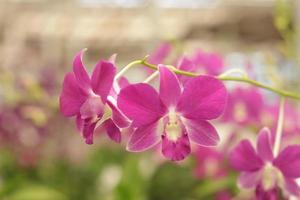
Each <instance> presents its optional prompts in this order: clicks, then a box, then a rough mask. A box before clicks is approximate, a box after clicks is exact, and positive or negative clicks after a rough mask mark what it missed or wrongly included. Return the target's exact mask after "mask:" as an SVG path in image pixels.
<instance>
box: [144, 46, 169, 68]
mask: <svg viewBox="0 0 300 200" xmlns="http://www.w3.org/2000/svg"><path fill="white" fill-rule="evenodd" d="M171 50H172V47H171V45H170V44H169V43H167V42H164V43H162V44H161V45H160V46H159V47H158V48H157V49H155V51H154V52H153V53H152V54H151V55H150V56H149V58H148V61H149V63H151V64H159V63H162V62H163V60H164V59H166V58H167V57H168V55H169V54H170V53H171Z"/></svg>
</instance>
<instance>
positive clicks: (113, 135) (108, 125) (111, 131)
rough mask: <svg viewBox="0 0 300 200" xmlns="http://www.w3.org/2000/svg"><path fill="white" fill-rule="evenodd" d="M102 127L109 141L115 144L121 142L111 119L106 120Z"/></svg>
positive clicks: (118, 131)
mask: <svg viewBox="0 0 300 200" xmlns="http://www.w3.org/2000/svg"><path fill="white" fill-rule="evenodd" d="M104 127H105V129H106V132H107V135H108V137H109V138H110V139H112V140H113V141H115V142H117V143H120V142H121V131H120V129H119V128H118V127H117V126H116V125H115V124H114V122H113V121H112V120H111V119H108V120H106V121H105V122H104Z"/></svg>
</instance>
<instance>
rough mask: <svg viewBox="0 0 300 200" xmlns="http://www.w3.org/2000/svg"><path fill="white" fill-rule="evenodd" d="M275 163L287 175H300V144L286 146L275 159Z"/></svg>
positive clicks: (292, 176)
mask: <svg viewBox="0 0 300 200" xmlns="http://www.w3.org/2000/svg"><path fill="white" fill-rule="evenodd" d="M273 165H275V166H276V167H278V168H279V169H280V170H281V172H282V173H283V174H284V176H285V177H288V178H298V177H300V170H299V169H300V146H299V145H291V146H288V147H286V148H285V149H284V150H283V151H282V152H280V153H279V155H278V157H277V158H276V159H275V160H274V161H273Z"/></svg>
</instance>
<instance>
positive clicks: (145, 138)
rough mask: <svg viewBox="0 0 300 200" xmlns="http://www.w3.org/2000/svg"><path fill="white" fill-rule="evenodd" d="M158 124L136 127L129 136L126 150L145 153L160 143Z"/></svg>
mask: <svg viewBox="0 0 300 200" xmlns="http://www.w3.org/2000/svg"><path fill="white" fill-rule="evenodd" d="M160 140H161V138H160V133H159V130H158V122H155V123H151V124H148V125H144V126H141V127H138V128H137V129H136V130H135V131H134V132H133V133H132V134H131V136H130V138H129V141H128V144H127V150H128V151H132V152H139V151H145V150H147V149H150V148H151V147H153V146H155V145H156V144H158V143H159V142H160Z"/></svg>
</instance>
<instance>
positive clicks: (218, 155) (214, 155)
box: [195, 146, 226, 178]
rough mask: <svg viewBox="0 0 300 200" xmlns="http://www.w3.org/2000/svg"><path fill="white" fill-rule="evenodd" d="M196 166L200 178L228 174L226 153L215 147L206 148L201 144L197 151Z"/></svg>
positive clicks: (196, 172)
mask: <svg viewBox="0 0 300 200" xmlns="http://www.w3.org/2000/svg"><path fill="white" fill-rule="evenodd" d="M195 156H196V162H197V165H196V168H195V174H196V176H197V177H199V178H204V177H213V178H217V177H222V176H224V175H226V171H225V168H226V167H225V164H224V160H225V157H224V154H223V153H222V152H219V151H218V150H217V149H215V148H205V147H201V146H199V147H198V148H197V150H196V152H195Z"/></svg>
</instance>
